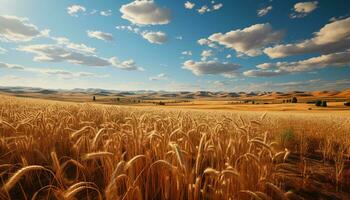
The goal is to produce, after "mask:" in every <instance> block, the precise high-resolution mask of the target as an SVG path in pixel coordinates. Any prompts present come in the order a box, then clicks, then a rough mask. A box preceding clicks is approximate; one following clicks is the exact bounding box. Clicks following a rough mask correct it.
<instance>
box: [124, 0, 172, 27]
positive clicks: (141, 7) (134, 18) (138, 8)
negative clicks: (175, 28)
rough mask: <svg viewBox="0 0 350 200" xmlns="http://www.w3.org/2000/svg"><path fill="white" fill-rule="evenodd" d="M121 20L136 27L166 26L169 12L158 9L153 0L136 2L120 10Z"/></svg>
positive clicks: (137, 0)
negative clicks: (127, 21)
mask: <svg viewBox="0 0 350 200" xmlns="http://www.w3.org/2000/svg"><path fill="white" fill-rule="evenodd" d="M120 12H121V13H122V18H123V19H126V20H129V21H130V22H131V23H133V24H137V25H157V24H168V23H169V22H170V11H169V10H168V9H166V8H161V7H159V6H158V5H157V4H156V3H155V2H154V1H153V0H136V1H133V2H131V3H128V4H125V5H123V6H122V7H121V8H120Z"/></svg>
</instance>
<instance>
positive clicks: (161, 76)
mask: <svg viewBox="0 0 350 200" xmlns="http://www.w3.org/2000/svg"><path fill="white" fill-rule="evenodd" d="M166 79H168V76H167V75H166V74H164V73H162V74H158V75H156V76H152V77H149V80H151V81H159V80H166Z"/></svg>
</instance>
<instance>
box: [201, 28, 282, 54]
mask: <svg viewBox="0 0 350 200" xmlns="http://www.w3.org/2000/svg"><path fill="white" fill-rule="evenodd" d="M283 35H284V32H283V31H274V30H273V29H272V26H271V25H270V24H269V23H265V24H255V25H252V26H250V27H247V28H244V29H237V30H232V31H230V32H227V33H215V34H212V35H211V36H209V38H208V39H209V40H210V41H211V42H216V43H218V44H220V45H223V46H225V47H226V48H230V49H233V50H235V51H236V52H238V53H241V54H245V55H248V56H257V55H260V54H261V53H262V48H263V47H265V46H266V45H268V44H273V43H277V42H279V41H280V40H281V39H282V37H283ZM207 41H208V40H205V41H204V40H203V43H207ZM198 42H200V41H198Z"/></svg>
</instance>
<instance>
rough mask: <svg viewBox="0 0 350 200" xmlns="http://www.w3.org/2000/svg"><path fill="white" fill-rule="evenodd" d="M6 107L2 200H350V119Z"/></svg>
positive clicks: (48, 104) (2, 108)
mask: <svg viewBox="0 0 350 200" xmlns="http://www.w3.org/2000/svg"><path fill="white" fill-rule="evenodd" d="M1 99H2V101H1V102H0V158H1V159H0V187H1V190H0V199H252V198H253V199H254V198H255V199H349V198H350V191H349V190H348V188H349V186H350V160H349V155H350V154H349V153H350V149H349V143H350V141H349V138H350V137H349V133H350V132H349V130H350V115H349V113H348V112H346V111H328V112H322V111H320V112H316V111H315V112H314V111H312V112H311V113H310V112H308V111H307V112H304V111H293V112H288V111H267V112H263V111H257V112H255V111H253V110H254V109H252V110H248V111H232V110H231V111H229V112H228V111H225V109H224V110H220V109H219V110H217V109H216V108H215V109H210V110H208V109H207V108H206V109H198V108H196V107H191V109H184V108H183V107H181V106H179V107H172V106H164V107H161V106H157V107H156V106H143V107H142V106H117V105H100V104H95V103H75V102H74V103H70V102H59V101H49V100H41V99H32V98H18V97H10V96H1ZM206 106H208V105H207V104H206ZM249 106H258V105H249ZM261 106H262V105H261ZM334 106H337V105H336V104H335V105H334ZM169 107H171V108H169ZM184 107H185V106H184ZM339 113H341V114H339Z"/></svg>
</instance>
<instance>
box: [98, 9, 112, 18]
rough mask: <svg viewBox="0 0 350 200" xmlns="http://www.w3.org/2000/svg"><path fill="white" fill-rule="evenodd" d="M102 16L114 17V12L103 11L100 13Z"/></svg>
mask: <svg viewBox="0 0 350 200" xmlns="http://www.w3.org/2000/svg"><path fill="white" fill-rule="evenodd" d="M100 15H102V16H105V17H108V16H111V15H112V10H103V11H101V12H100Z"/></svg>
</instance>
